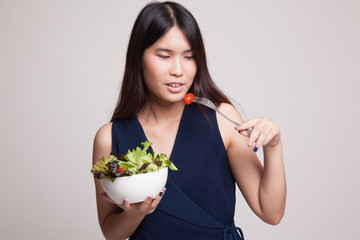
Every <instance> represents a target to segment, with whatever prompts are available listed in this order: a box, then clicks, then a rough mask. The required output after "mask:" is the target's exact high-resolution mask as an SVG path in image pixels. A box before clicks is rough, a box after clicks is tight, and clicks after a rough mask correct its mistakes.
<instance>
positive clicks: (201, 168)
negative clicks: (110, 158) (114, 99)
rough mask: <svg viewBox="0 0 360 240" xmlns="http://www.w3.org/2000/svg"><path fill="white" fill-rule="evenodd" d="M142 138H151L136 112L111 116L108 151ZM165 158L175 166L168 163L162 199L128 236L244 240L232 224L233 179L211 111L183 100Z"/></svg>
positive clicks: (130, 146) (119, 150) (123, 148)
mask: <svg viewBox="0 0 360 240" xmlns="http://www.w3.org/2000/svg"><path fill="white" fill-rule="evenodd" d="M145 141H150V142H151V139H147V137H146V135H145V133H144V130H143V128H142V126H141V124H140V122H139V120H138V118H137V117H134V118H130V119H115V120H114V121H113V125H112V151H113V152H115V153H117V154H125V153H126V152H127V151H128V149H135V148H136V147H137V146H141V144H140V143H141V142H145ZM148 150H149V151H150V152H152V151H153V149H151V146H150V148H149V149H148ZM170 160H171V161H172V162H173V163H174V164H175V166H176V167H177V168H178V169H179V170H178V171H172V170H170V169H169V175H168V180H167V183H166V192H165V194H164V196H163V198H162V200H161V201H160V203H159V205H158V207H157V208H156V210H155V211H154V212H153V213H151V214H149V215H147V216H146V217H145V218H144V219H143V221H142V222H141V223H140V225H139V227H138V228H137V230H136V231H135V233H134V234H133V235H132V236H131V237H130V240H155V239H156V240H162V239H164V240H166V239H171V240H192V239H195V240H243V239H244V236H243V233H242V231H241V229H240V228H238V227H236V226H235V224H234V213H235V181H234V177H233V175H232V173H231V169H230V166H229V160H228V156H227V152H226V149H225V146H224V143H223V141H222V138H221V135H220V131H219V128H218V124H217V119H216V114H215V111H213V110H212V109H210V108H207V107H204V108H202V109H200V107H199V106H197V105H196V104H191V105H186V106H185V108H184V111H183V113H182V117H181V120H180V125H179V128H178V132H177V135H176V140H175V143H174V147H173V149H172V152H171V156H170Z"/></svg>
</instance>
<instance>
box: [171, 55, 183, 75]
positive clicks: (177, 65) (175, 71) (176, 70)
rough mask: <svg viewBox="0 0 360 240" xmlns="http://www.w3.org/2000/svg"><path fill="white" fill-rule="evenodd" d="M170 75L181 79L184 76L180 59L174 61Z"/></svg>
mask: <svg viewBox="0 0 360 240" xmlns="http://www.w3.org/2000/svg"><path fill="white" fill-rule="evenodd" d="M170 75H172V76H175V77H181V76H182V75H183V69H182V64H181V60H180V59H179V58H176V59H174V60H173V62H172V65H171V70H170Z"/></svg>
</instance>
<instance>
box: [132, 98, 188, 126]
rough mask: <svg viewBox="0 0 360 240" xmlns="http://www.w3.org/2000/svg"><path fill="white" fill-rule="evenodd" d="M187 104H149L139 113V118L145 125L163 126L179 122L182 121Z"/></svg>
mask: <svg viewBox="0 0 360 240" xmlns="http://www.w3.org/2000/svg"><path fill="white" fill-rule="evenodd" d="M184 107H185V104H184V103H183V102H177V103H171V104H157V103H154V102H151V101H150V102H147V103H146V105H145V106H144V108H143V109H142V110H141V111H140V112H139V113H138V118H139V119H141V120H142V122H144V123H156V124H163V123H169V122H174V121H175V122H178V121H180V119H181V116H182V113H183V110H184Z"/></svg>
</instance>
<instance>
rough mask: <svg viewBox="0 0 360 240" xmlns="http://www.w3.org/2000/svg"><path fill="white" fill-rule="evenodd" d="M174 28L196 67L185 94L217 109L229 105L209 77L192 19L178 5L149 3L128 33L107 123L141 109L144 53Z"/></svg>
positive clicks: (203, 49)
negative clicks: (118, 84) (114, 103)
mask: <svg viewBox="0 0 360 240" xmlns="http://www.w3.org/2000/svg"><path fill="white" fill-rule="evenodd" d="M174 25H176V26H178V27H179V28H180V29H181V30H182V31H183V33H184V34H185V36H186V37H187V39H188V40H189V42H190V45H191V48H192V50H193V53H194V56H195V61H196V64H197V72H196V75H195V78H194V82H193V84H192V86H191V87H190V90H189V92H192V93H194V95H195V96H199V97H206V98H208V99H210V100H212V101H213V102H214V103H215V105H217V106H218V105H219V104H220V103H222V102H226V103H230V101H229V99H228V98H227V97H226V96H225V94H224V93H223V92H222V91H221V90H219V89H218V87H217V86H216V85H215V83H214V81H213V80H212V79H211V77H210V74H209V70H208V67H207V63H206V54H205V48H204V43H203V40H202V37H201V33H200V29H199V26H198V24H197V22H196V20H195V18H194V17H193V15H192V14H191V13H190V12H189V11H188V10H187V9H186V8H184V7H183V6H182V5H180V4H178V3H174V2H163V3H160V2H152V3H149V4H148V5H146V6H145V7H144V8H143V9H142V10H141V12H140V14H139V16H138V17H137V19H136V21H135V24H134V27H133V29H132V32H131V36H130V41H129V46H128V50H127V55H126V64H125V72H124V77H123V81H122V86H121V91H120V95H119V100H118V103H117V106H116V108H115V111H114V114H113V116H112V118H111V121H113V120H114V119H116V118H130V117H134V116H136V114H137V113H139V111H140V110H141V108H142V107H143V106H144V103H145V100H146V90H145V89H146V88H145V84H144V80H143V75H142V69H141V68H142V67H141V66H142V58H143V54H144V51H145V49H146V48H148V47H150V46H151V45H152V44H154V43H155V42H156V41H157V40H158V39H159V38H161V37H162V36H163V35H164V34H165V33H167V31H168V30H169V29H170V28H171V27H173V26H174ZM230 104H231V103H230Z"/></svg>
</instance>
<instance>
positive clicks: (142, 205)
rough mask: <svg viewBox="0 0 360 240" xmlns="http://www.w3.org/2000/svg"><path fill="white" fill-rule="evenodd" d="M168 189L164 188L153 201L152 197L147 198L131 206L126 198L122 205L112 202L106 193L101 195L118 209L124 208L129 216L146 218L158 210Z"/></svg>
mask: <svg viewBox="0 0 360 240" xmlns="http://www.w3.org/2000/svg"><path fill="white" fill-rule="evenodd" d="M165 190H166V188H164V189H163V190H162V191H161V192H159V194H158V195H157V196H156V198H155V199H153V197H152V196H148V197H146V198H145V200H144V201H143V202H138V203H132V204H130V202H129V199H127V198H125V199H124V201H123V202H122V204H118V203H116V202H115V201H114V200H112V199H111V198H110V197H109V195H107V194H106V193H105V192H103V193H102V194H101V197H103V198H104V199H106V200H107V201H108V202H111V203H113V204H115V205H117V206H118V207H120V208H122V209H123V210H124V211H125V212H126V213H127V214H130V215H134V216H135V215H136V216H139V217H145V216H146V215H148V214H150V213H152V212H154V211H155V209H156V208H157V206H158V204H159V203H160V201H161V199H162V197H163V196H164V193H165Z"/></svg>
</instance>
